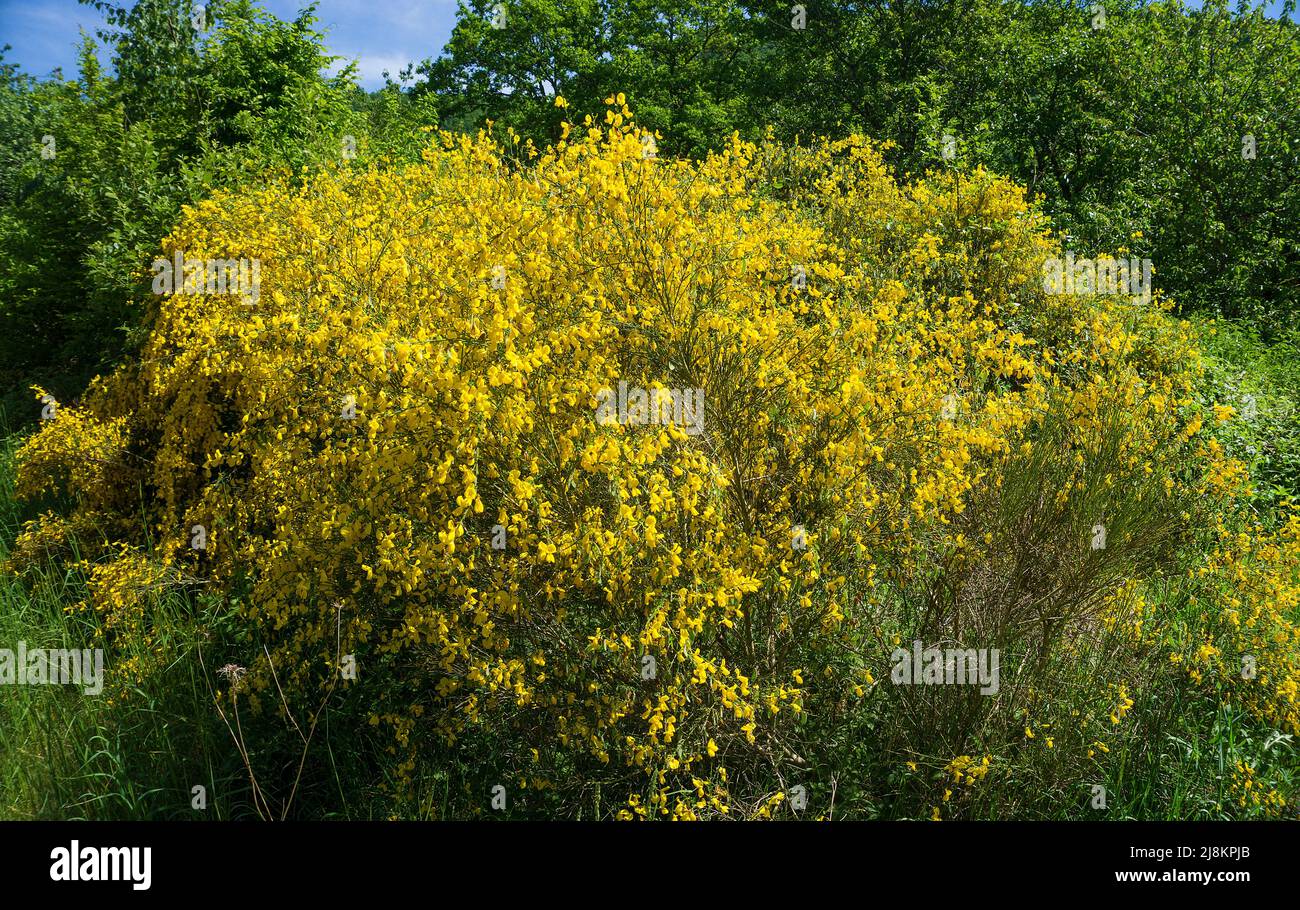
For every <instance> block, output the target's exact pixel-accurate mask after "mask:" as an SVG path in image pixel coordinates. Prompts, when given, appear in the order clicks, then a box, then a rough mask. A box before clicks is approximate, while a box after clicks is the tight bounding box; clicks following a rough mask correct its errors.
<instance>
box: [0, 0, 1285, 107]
mask: <svg viewBox="0 0 1300 910" xmlns="http://www.w3.org/2000/svg"><path fill="white" fill-rule="evenodd" d="M261 5H262V7H263V8H264V9H267V10H269V11H270V12H272V13H274V14H275V15H277V16H279V17H280V18H281V19H291V18H293V17H294V16H295V15H296V14H297V12H298V10H299V9H300V8H301V7H302V6H305V5H306V2H304V0H262V3H261ZM1189 5H1191V6H1199V5H1200V4H1199V3H1198V2H1197V0H1190V3H1189ZM1266 6H1267V8H1268V10H1269V11H1270V12H1274V13H1275V12H1276V11H1277V10H1279V9H1281V6H1282V2H1281V0H1269V2H1268V3H1267V4H1266ZM316 14H317V16H318V17H319V18H320V23H319V27H320V28H322V29H324V30H325V32H326V46H327V47H328V48H329V49H330V51H331V52H333V53H334V54H338V55H340V56H343V57H346V58H347V59H349V60H356V61H357V62H358V65H359V67H360V82H361V84H362V85H363V86H365V87H366V88H378V87H379V86H380V85H382V84H383V76H382V74H383V71H384V70H385V69H387V70H389V71H390V72H391V73H392V75H393V77H394V78H396V76H397V72H398V70H400V69H401V68H402V67H403V66H405V65H406V64H407V63H408V62H410V61H416V62H419V61H421V60H424V59H425V58H427V57H436V56H437V55H438V53H439V51H441V50H442V47H443V45H444V44H445V43H446V42H447V39H448V38H449V37H450V36H451V28H452V26H453V25H454V24H455V22H456V0H320V2H319V3H318V4H317V10H316ZM102 24H103V17H101V16H100V15H99V13H97V12H96V11H95V10H94V9H93V8H92V7H89V6H83V5H82V4H80V3H78V2H77V0H0V45H3V44H10V45H12V46H13V47H12V49H11V50H10V51H9V52H8V53H7V54H6V55H5V57H6V59H7V60H8V61H9V62H11V63H17V64H19V65H20V66H22V68H23V69H24V70H26V71H27V72H29V73H32V74H34V75H37V76H46V75H48V74H49V72H50V71H51V70H53V69H54V68H55V67H57V66H61V67H63V71H64V74H65V75H68V76H71V75H73V74H74V73H75V70H76V60H77V54H76V49H77V45H78V44H79V40H80V39H79V37H78V36H79V34H80V33H79V29H81V28H84V29H86V30H87V31H88V32H92V33H93V31H94V30H95V29H96V28H97V27H99V26H100V25H102Z"/></svg>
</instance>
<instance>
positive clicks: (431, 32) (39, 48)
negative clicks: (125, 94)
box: [0, 0, 456, 88]
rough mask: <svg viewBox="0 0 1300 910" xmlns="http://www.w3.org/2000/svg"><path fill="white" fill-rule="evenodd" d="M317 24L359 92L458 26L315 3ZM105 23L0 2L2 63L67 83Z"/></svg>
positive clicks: (436, 10) (289, 8)
mask: <svg viewBox="0 0 1300 910" xmlns="http://www.w3.org/2000/svg"><path fill="white" fill-rule="evenodd" d="M308 2H309V0H261V2H260V4H259V5H260V6H261V7H262V8H263V9H266V10H267V11H269V12H271V13H273V14H275V15H276V16H279V17H280V18H281V19H292V18H294V16H296V15H297V13H298V10H299V9H301V8H302V7H304V6H306V5H308ZM316 16H317V18H318V19H319V20H320V21H319V22H318V23H317V28H320V29H322V30H323V31H325V33H326V36H325V44H326V46H327V47H328V48H329V49H330V51H331V52H332V53H334V54H337V55H340V56H343V57H346V58H347V59H349V60H356V61H357V62H358V64H359V67H360V78H359V81H360V82H361V84H362V85H363V86H365V87H367V88H378V87H379V86H380V85H383V81H384V80H383V76H382V74H383V71H384V70H385V69H387V70H389V71H390V72H391V73H392V75H393V78H394V79H395V78H397V71H398V70H400V69H401V68H402V67H403V66H405V65H406V64H407V63H408V62H410V61H412V60H414V61H416V62H419V61H421V60H424V59H425V58H427V57H436V56H438V52H439V51H441V50H442V47H443V45H444V44H445V43H446V42H447V39H448V38H449V37H451V28H452V26H453V25H455V23H456V0H320V2H319V3H317V6H316ZM103 22H104V20H103V17H102V16H101V15H100V14H99V13H98V12H96V11H95V9H94V8H93V7H89V6H84V5H82V4H80V3H78V2H77V0H0V46H2V45H5V44H9V45H12V48H11V49H10V50H9V51H8V52H7V53H6V54H5V59H6V60H7V61H9V62H10V63H17V64H19V65H20V66H21V67H22V68H23V69H24V70H26V71H27V72H29V73H31V74H33V75H36V76H46V75H48V74H49V73H50V71H51V70H53V69H54V68H55V67H57V66H61V67H63V71H64V74H65V75H66V76H72V75H74V74H75V72H76V63H77V46H78V44H79V43H80V37H79V36H80V32H79V29H85V30H86V31H88V32H91V33H92V34H93V33H94V30H95V29H96V28H99V27H100V26H102V25H103ZM101 56H102V55H101Z"/></svg>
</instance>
